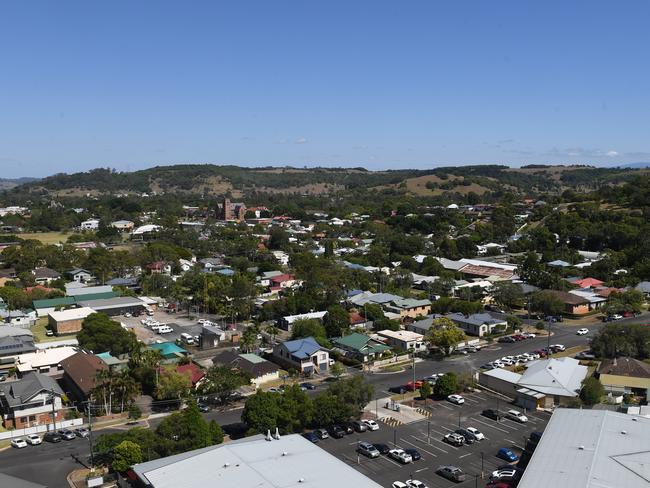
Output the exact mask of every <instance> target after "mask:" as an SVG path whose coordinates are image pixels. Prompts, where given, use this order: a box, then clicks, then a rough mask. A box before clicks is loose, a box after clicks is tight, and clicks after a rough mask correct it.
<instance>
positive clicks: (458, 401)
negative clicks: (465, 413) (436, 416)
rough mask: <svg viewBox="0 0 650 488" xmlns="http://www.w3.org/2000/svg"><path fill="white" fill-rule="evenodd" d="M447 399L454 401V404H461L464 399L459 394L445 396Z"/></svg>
mask: <svg viewBox="0 0 650 488" xmlns="http://www.w3.org/2000/svg"><path fill="white" fill-rule="evenodd" d="M447 401H450V402H451V403H455V404H456V405H462V404H463V403H465V399H464V398H463V397H462V396H460V395H449V396H448V397H447Z"/></svg>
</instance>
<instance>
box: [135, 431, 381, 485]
mask: <svg viewBox="0 0 650 488" xmlns="http://www.w3.org/2000/svg"><path fill="white" fill-rule="evenodd" d="M166 461H169V462H166ZM134 471H135V472H136V473H137V474H138V475H139V476H140V477H141V478H143V480H144V481H145V482H148V483H150V485H151V486H152V487H153V488H176V487H180V486H182V487H183V488H204V487H209V486H223V487H237V488H292V487H296V488H297V487H301V488H302V487H309V488H332V487H333V486H354V487H355V488H379V487H380V485H378V484H377V483H375V482H374V481H372V480H371V479H369V478H367V477H366V476H364V475H363V474H361V473H360V472H359V471H357V470H355V469H354V468H352V467H351V466H348V465H347V464H345V463H344V462H342V461H339V460H338V459H337V458H335V457H334V456H332V455H331V454H329V453H328V452H327V451H325V450H323V449H321V448H320V447H318V446H316V445H314V444H312V443H311V442H309V441H308V440H307V439H305V438H303V437H302V436H300V435H298V434H292V435H287V436H281V437H280V438H279V439H277V440H276V439H273V440H270V441H269V440H266V439H265V438H264V437H262V436H257V437H255V438H251V439H246V440H242V441H236V442H228V443H225V444H221V445H219V446H214V447H212V448H206V449H199V450H197V451H192V452H189V453H185V454H181V455H179V456H172V457H170V458H167V459H157V460H155V461H151V462H149V463H142V464H137V465H135V467H134Z"/></svg>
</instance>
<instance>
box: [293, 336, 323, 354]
mask: <svg viewBox="0 0 650 488" xmlns="http://www.w3.org/2000/svg"><path fill="white" fill-rule="evenodd" d="M284 347H285V348H286V349H287V351H289V352H290V353H291V355H292V356H294V357H296V358H298V359H306V358H308V357H310V356H311V355H312V354H314V353H315V352H316V351H319V350H320V349H322V348H321V347H320V345H319V344H318V342H316V339H314V338H313V337H305V338H304V339H296V340H294V341H287V342H285V343H284Z"/></svg>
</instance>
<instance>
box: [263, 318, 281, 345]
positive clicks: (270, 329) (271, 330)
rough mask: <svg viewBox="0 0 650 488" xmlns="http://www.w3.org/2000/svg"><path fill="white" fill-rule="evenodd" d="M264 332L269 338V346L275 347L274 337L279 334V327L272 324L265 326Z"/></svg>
mask: <svg viewBox="0 0 650 488" xmlns="http://www.w3.org/2000/svg"><path fill="white" fill-rule="evenodd" d="M265 330H266V333H267V334H268V335H270V336H271V345H275V336H276V335H278V334H279V333H280V329H279V327H278V326H277V325H275V324H274V323H273V324H269V325H267V326H266V329H265Z"/></svg>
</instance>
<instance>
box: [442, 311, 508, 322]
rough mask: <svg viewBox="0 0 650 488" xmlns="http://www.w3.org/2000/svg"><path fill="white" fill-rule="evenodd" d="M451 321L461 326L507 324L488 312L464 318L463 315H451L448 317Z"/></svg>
mask: <svg viewBox="0 0 650 488" xmlns="http://www.w3.org/2000/svg"><path fill="white" fill-rule="evenodd" d="M447 318H448V319H449V320H453V321H454V322H456V323H459V324H469V325H483V324H487V325H496V324H505V323H506V321H505V320H504V319H497V318H494V317H493V316H492V315H490V314H489V313H487V312H484V313H474V314H472V315H468V316H467V317H466V316H464V315H463V314H462V313H450V314H449V315H447Z"/></svg>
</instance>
